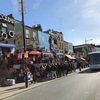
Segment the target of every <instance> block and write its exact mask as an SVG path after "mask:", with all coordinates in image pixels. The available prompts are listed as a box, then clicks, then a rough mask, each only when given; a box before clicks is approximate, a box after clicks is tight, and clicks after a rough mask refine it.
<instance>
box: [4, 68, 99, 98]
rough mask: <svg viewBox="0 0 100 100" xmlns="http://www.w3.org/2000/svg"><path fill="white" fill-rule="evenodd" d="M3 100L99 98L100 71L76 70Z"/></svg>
mask: <svg viewBox="0 0 100 100" xmlns="http://www.w3.org/2000/svg"><path fill="white" fill-rule="evenodd" d="M5 100H100V71H91V70H90V69H85V70H84V71H81V72H79V71H77V72H76V73H72V74H71V75H68V76H65V77H62V78H59V79H55V80H54V81H52V82H50V83H48V84H45V85H42V86H39V87H37V88H33V89H31V90H28V91H26V92H23V93H20V94H16V95H15V96H12V97H10V98H7V99H5Z"/></svg>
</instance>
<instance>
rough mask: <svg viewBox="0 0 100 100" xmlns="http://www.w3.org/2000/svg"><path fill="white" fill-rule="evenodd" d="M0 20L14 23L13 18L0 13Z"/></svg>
mask: <svg viewBox="0 0 100 100" xmlns="http://www.w3.org/2000/svg"><path fill="white" fill-rule="evenodd" d="M0 20H2V21H5V22H8V23H11V24H14V19H12V18H10V17H7V16H5V15H2V14H0Z"/></svg>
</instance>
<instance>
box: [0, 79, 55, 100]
mask: <svg viewBox="0 0 100 100" xmlns="http://www.w3.org/2000/svg"><path fill="white" fill-rule="evenodd" d="M52 81H54V80H49V81H45V82H39V83H32V84H30V83H29V85H28V88H26V87H25V82H24V83H18V84H15V85H13V86H7V87H0V100H4V99H5V98H7V97H10V96H14V95H16V94H19V93H22V92H25V91H27V90H31V89H33V88H35V87H38V86H41V85H44V84H46V83H49V82H52Z"/></svg>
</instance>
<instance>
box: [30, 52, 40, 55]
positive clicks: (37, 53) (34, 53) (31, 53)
mask: <svg viewBox="0 0 100 100" xmlns="http://www.w3.org/2000/svg"><path fill="white" fill-rule="evenodd" d="M29 54H30V55H41V52H39V51H30V52H29Z"/></svg>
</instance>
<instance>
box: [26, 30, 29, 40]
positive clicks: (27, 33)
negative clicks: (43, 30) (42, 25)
mask: <svg viewBox="0 0 100 100" xmlns="http://www.w3.org/2000/svg"><path fill="white" fill-rule="evenodd" d="M26 38H30V34H29V30H27V29H26Z"/></svg>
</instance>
